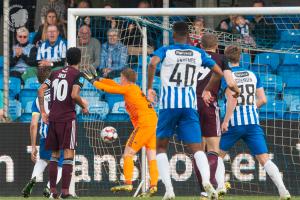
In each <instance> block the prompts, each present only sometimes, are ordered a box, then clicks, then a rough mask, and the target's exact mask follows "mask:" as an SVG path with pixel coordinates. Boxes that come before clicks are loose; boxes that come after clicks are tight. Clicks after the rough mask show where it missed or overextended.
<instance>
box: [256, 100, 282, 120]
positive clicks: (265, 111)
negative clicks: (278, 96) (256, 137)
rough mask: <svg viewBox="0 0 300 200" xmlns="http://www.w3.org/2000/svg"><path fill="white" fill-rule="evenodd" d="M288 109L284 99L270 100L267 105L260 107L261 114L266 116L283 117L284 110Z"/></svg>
mask: <svg viewBox="0 0 300 200" xmlns="http://www.w3.org/2000/svg"><path fill="white" fill-rule="evenodd" d="M286 110H287V105H286V102H285V101H284V100H283V101H281V100H274V101H272V100H269V101H268V102H267V104H266V105H264V106H262V107H261V108H260V112H259V115H260V117H262V118H264V117H267V118H271V119H272V118H279V119H281V118H282V117H283V114H284V112H285V111H286Z"/></svg>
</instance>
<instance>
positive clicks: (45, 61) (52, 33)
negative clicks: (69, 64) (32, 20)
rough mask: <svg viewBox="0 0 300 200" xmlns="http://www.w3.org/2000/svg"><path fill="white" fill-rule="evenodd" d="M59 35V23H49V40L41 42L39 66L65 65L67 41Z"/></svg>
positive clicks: (55, 66) (53, 66)
mask: <svg viewBox="0 0 300 200" xmlns="http://www.w3.org/2000/svg"><path fill="white" fill-rule="evenodd" d="M58 36H59V30H58V27H57V25H49V26H48V29H47V40H46V41H45V42H43V43H42V44H41V46H40V47H39V48H38V51H37V58H36V60H37V64H38V67H52V69H55V68H57V67H63V66H64V64H65V59H66V49H67V44H66V42H65V41H64V40H63V39H61V38H60V37H58Z"/></svg>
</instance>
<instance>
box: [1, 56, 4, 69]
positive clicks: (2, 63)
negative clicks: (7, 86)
mask: <svg viewBox="0 0 300 200" xmlns="http://www.w3.org/2000/svg"><path fill="white" fill-rule="evenodd" d="M3 65H4V57H3V56H0V68H3Z"/></svg>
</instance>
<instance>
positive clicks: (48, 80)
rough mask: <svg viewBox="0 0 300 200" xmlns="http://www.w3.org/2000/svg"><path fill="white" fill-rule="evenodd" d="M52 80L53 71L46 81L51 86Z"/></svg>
mask: <svg viewBox="0 0 300 200" xmlns="http://www.w3.org/2000/svg"><path fill="white" fill-rule="evenodd" d="M51 80H52V73H51V74H50V76H49V78H47V79H46V80H45V81H44V83H45V84H46V85H47V86H48V87H51Z"/></svg>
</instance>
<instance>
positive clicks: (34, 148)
mask: <svg viewBox="0 0 300 200" xmlns="http://www.w3.org/2000/svg"><path fill="white" fill-rule="evenodd" d="M36 155H37V149H36V146H34V147H32V150H31V160H32V162H34V163H35V162H36V159H37V157H36Z"/></svg>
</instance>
